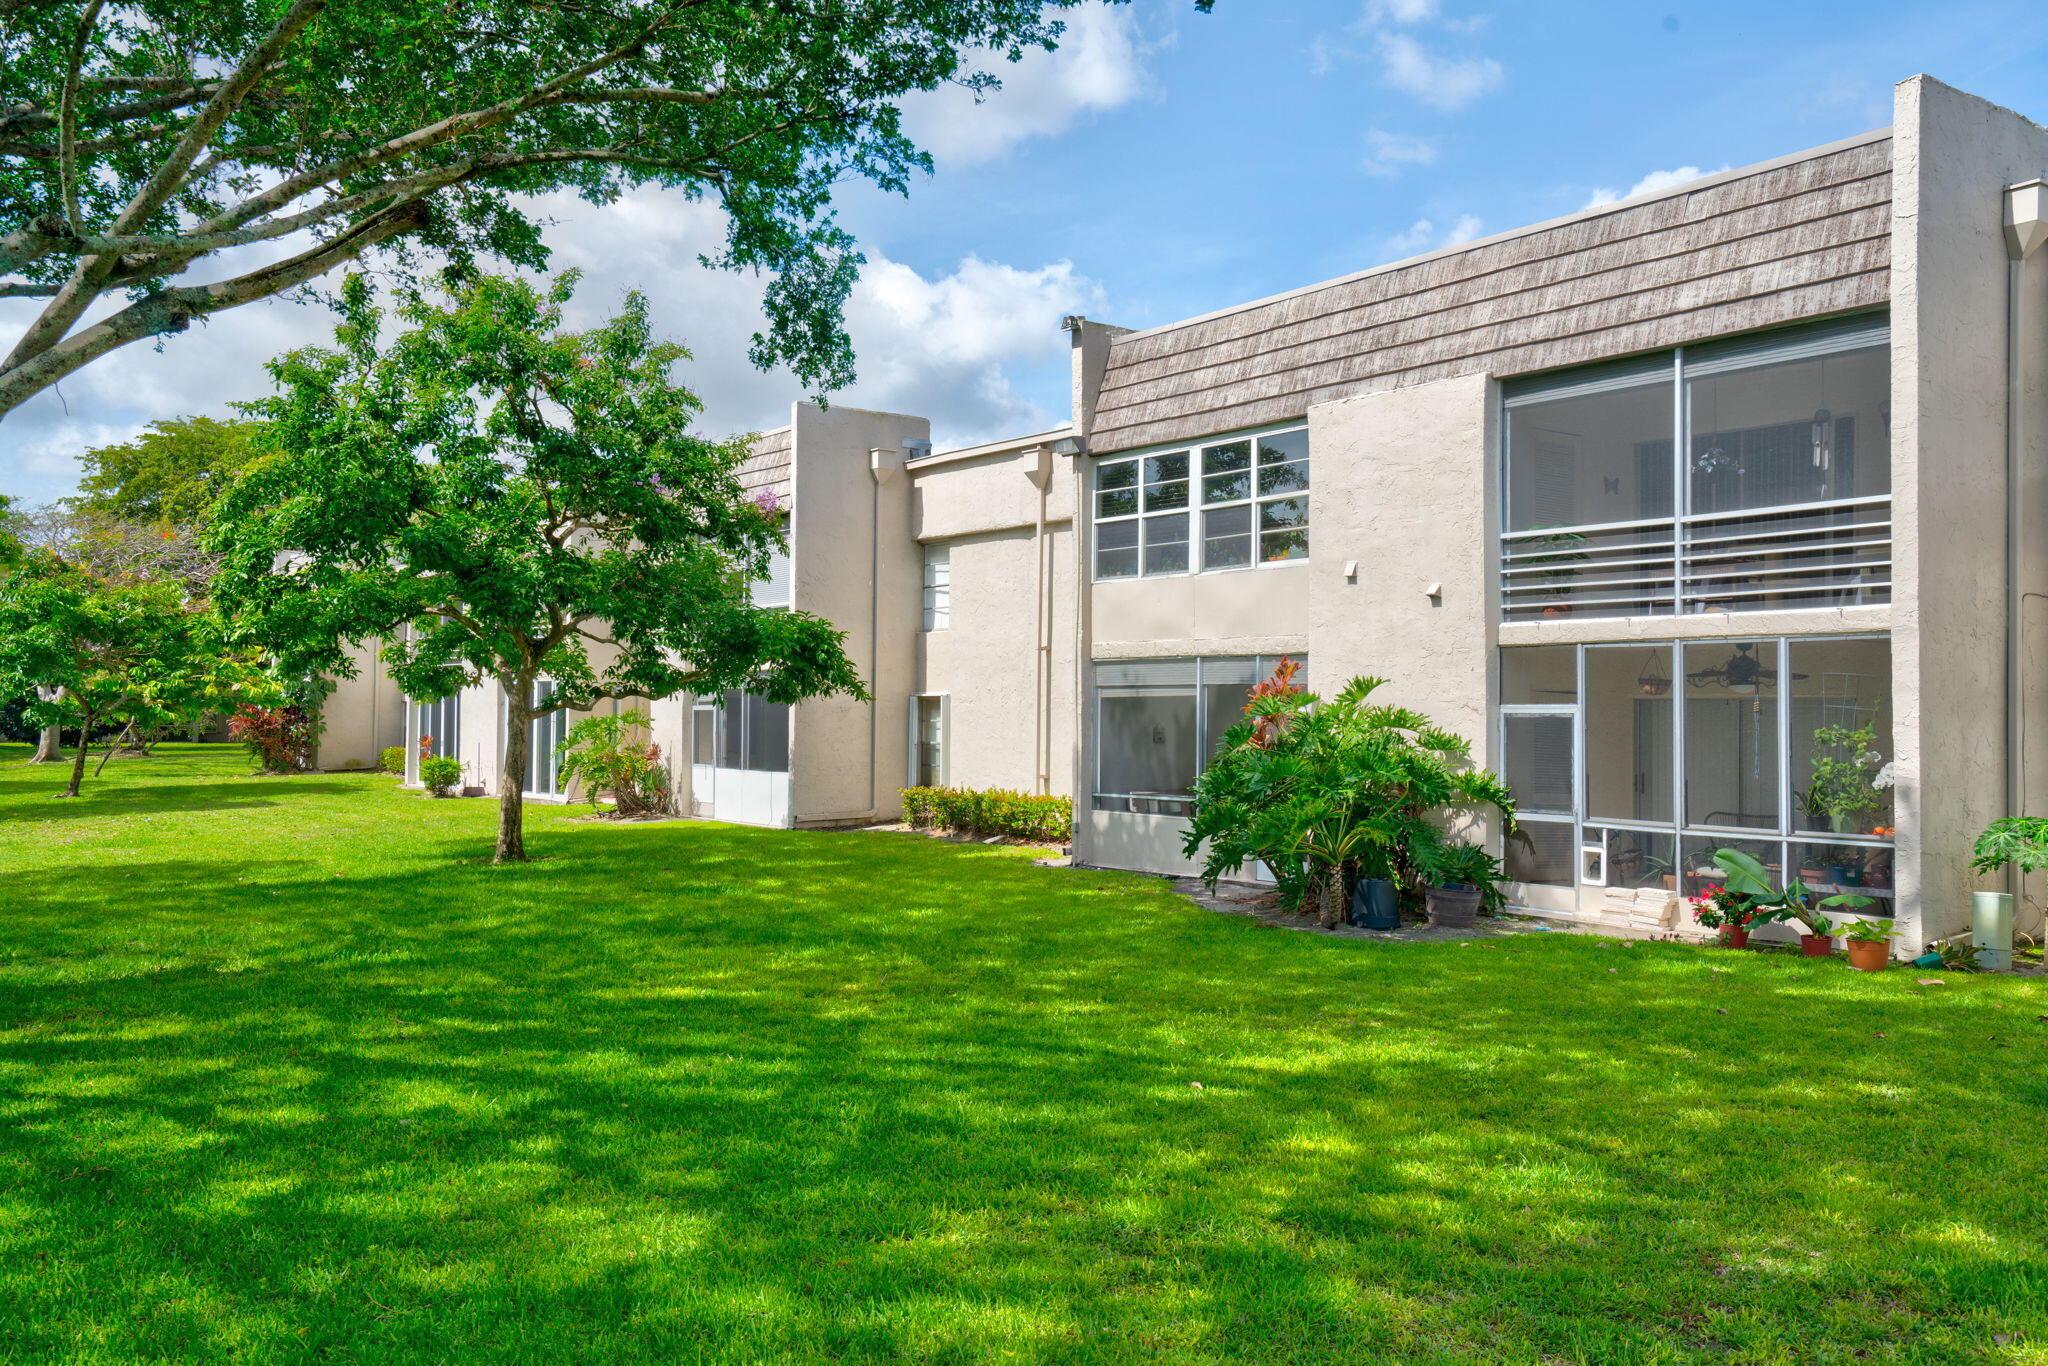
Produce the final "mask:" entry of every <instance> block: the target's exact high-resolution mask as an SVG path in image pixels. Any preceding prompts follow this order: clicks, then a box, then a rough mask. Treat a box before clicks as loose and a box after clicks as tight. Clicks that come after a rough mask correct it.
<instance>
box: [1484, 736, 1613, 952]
mask: <svg viewBox="0 0 2048 1366" xmlns="http://www.w3.org/2000/svg"><path fill="white" fill-rule="evenodd" d="M1500 752H1501V776H1502V777H1503V778H1505V779H1506V780H1507V784H1508V787H1509V788H1510V789H1512V790H1513V792H1514V794H1515V801H1516V807H1517V810H1516V816H1517V818H1518V819H1519V821H1520V823H1521V826H1522V830H1523V834H1524V838H1522V839H1516V840H1510V841H1509V842H1508V845H1507V859H1506V862H1507V873H1508V877H1509V878H1510V880H1512V881H1514V882H1515V883H1517V884H1519V891H1518V892H1517V895H1516V897H1515V899H1516V900H1517V901H1518V902H1520V903H1521V904H1522V905H1524V906H1528V907H1531V908H1533V909H1537V910H1551V911H1558V912H1560V913H1569V912H1573V911H1576V910H1577V909H1578V908H1579V896H1578V884H1579V881H1580V877H1581V869H1580V866H1579V865H1580V862H1581V857H1582V856H1581V851H1580V849H1579V819H1580V815H1581V810H1580V807H1581V800H1582V798H1581V794H1580V791H1579V779H1578V774H1579V709H1578V708H1577V707H1575V706H1504V707H1502V708H1501V716H1500ZM1602 875H1603V876H1604V874H1602Z"/></svg>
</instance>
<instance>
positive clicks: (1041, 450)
mask: <svg viewBox="0 0 2048 1366" xmlns="http://www.w3.org/2000/svg"><path fill="white" fill-rule="evenodd" d="M1026 454H1027V455H1029V456H1031V457H1032V459H1033V461H1034V463H1033V465H1032V467H1031V474H1030V477H1031V482H1032V483H1034V484H1036V485H1037V486H1038V526H1037V531H1036V534H1035V542H1034V544H1035V546H1036V548H1037V552H1038V572H1037V577H1036V578H1035V579H1034V580H1033V588H1032V604H1031V639H1032V645H1033V646H1034V649H1033V651H1032V660H1031V759H1032V767H1033V768H1035V769H1037V770H1038V772H1037V787H1036V788H1035V789H1034V790H1035V791H1036V792H1037V793H1038V795H1039V796H1041V797H1042V796H1044V795H1046V794H1047V793H1049V792H1051V791H1052V603H1051V597H1052V594H1051V591H1050V589H1048V588H1047V586H1046V568H1047V565H1048V563H1049V559H1048V555H1047V551H1046V544H1045V523H1046V506H1047V502H1048V500H1049V499H1050V498H1051V496H1052V470H1053V453H1052V448H1051V447H1050V446H1038V447H1035V448H1034V449H1032V450H1030V451H1028V452H1026Z"/></svg>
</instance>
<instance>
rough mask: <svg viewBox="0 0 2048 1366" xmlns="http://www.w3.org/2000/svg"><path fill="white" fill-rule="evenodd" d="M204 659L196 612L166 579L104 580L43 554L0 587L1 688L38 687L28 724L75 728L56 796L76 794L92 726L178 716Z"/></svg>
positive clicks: (201, 680)
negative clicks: (67, 772) (71, 754)
mask: <svg viewBox="0 0 2048 1366" xmlns="http://www.w3.org/2000/svg"><path fill="white" fill-rule="evenodd" d="M209 673H210V669H209V653H208V650H207V647H206V644H205V642H204V640H203V632H202V631H201V630H199V629H198V624H197V618H196V615H195V614H194V613H193V612H191V611H190V610H189V608H188V605H187V604H186V602H185V601H184V599H183V597H182V595H181V594H180V593H179V591H178V589H177V587H176V585H174V584H171V583H167V582H162V581H158V582H150V583H112V582H109V581H107V580H104V579H99V578H96V577H94V576H93V575H91V574H88V573H86V572H84V571H83V570H80V569H78V568H76V567H74V566H72V565H69V564H66V563H65V562H64V561H63V560H62V559H60V558H58V557H57V556H55V555H53V554H50V553H49V552H47V551H38V552H35V553H33V554H31V555H30V556H29V557H28V558H27V559H26V560H25V561H24V562H23V563H22V564H20V565H18V566H17V567H15V568H14V570H13V571H12V572H10V573H9V574H8V575H7V577H6V578H5V579H4V580H0V691H7V692H22V691H25V690H26V689H27V688H28V687H30V686H33V685H37V684H40V685H42V686H43V687H44V688H49V689H54V690H55V691H54V693H53V694H52V695H43V694H42V693H40V692H39V694H38V700H37V701H36V702H35V703H34V704H33V705H32V706H30V707H29V708H28V715H29V719H30V720H31V721H32V722H34V723H35V724H37V725H75V726H77V727H78V732H79V734H78V753H77V756H76V757H75V758H74V759H73V761H72V764H71V778H70V781H69V783H68V784H67V785H66V786H65V789H64V791H63V792H62V793H61V794H60V795H62V796H65V797H76V796H77V795H78V788H79V784H80V783H81V782H82V781H83V780H84V778H85V760H86V754H87V751H88V749H89V741H90V737H91V735H92V730H93V727H94V726H95V725H96V724H99V723H101V722H104V721H111V720H127V721H129V722H131V723H134V724H136V725H138V726H148V725H158V724H164V723H167V722H169V721H172V720H175V719H177V717H179V716H180V715H182V714H184V713H185V712H186V711H187V710H188V709H189V708H190V707H191V706H193V705H194V703H195V702H196V701H197V700H198V699H199V698H201V697H202V696H204V694H205V692H206V689H207V679H208V676H209Z"/></svg>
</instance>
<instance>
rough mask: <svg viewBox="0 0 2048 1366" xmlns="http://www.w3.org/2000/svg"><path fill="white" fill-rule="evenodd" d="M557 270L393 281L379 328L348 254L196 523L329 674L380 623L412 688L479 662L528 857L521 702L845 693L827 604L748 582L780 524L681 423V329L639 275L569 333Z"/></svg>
mask: <svg viewBox="0 0 2048 1366" xmlns="http://www.w3.org/2000/svg"><path fill="white" fill-rule="evenodd" d="M575 280H576V277H575V274H574V273H573V272H571V273H568V274H566V275H564V276H562V277H561V278H560V279H558V280H556V281H554V282H553V283H552V284H551V285H550V286H549V287H548V288H547V289H546V290H545V292H543V291H542V290H541V289H540V288H539V287H538V286H536V285H533V284H531V283H528V282H527V281H524V280H519V279H506V278H501V277H495V276H488V275H487V276H481V277H464V278H460V279H454V280H450V281H447V282H445V283H446V292H445V294H443V295H440V296H436V297H429V296H427V295H426V294H423V293H419V292H407V293H402V294H401V295H400V296H399V298H398V301H397V308H396V312H397V314H398V315H399V317H400V319H401V320H402V321H403V322H405V323H407V324H410V329H409V330H407V331H405V332H403V333H401V334H400V335H398V336H397V337H395V338H392V339H391V340H390V341H388V342H386V341H385V340H384V339H383V338H382V336H381V329H382V326H383V321H384V320H383V318H382V316H381V315H380V313H379V311H378V307H377V301H376V299H375V297H374V295H373V293H372V291H371V289H370V286H369V284H368V283H367V281H365V280H364V279H363V278H362V277H361V276H354V275H352V276H350V277H349V278H348V279H347V280H346V281H345V282H344V284H343V288H342V290H341V296H342V312H343V317H344V321H343V323H342V325H341V327H340V328H339V329H338V331H337V334H336V343H337V344H336V346H335V347H333V348H311V349H307V350H303V351H299V352H295V353H293V354H291V355H289V356H286V357H284V358H282V359H280V360H278V361H275V362H273V363H272V364H271V372H272V374H273V376H274V377H275V379H276V382H277V387H278V390H279V392H278V393H277V394H276V395H275V396H273V397H271V398H268V399H264V400H261V401H259V402H258V403H257V404H255V405H254V408H255V411H256V412H257V414H258V415H259V416H260V417H262V418H263V419H264V420H265V421H267V422H268V423H269V424H270V439H271V441H272V444H273V445H274V446H275V447H276V450H277V452H278V453H277V454H275V455H273V456H271V457H269V458H267V459H265V460H263V461H261V462H259V463H258V464H256V465H255V466H253V467H251V469H250V470H249V471H248V472H247V473H245V474H244V475H243V476H242V477H241V478H240V479H239V480H237V481H236V483H235V484H234V486H233V487H232V488H230V489H229V490H228V492H227V493H226V494H225V495H223V497H222V498H221V500H220V502H219V503H218V504H216V506H215V511H214V517H213V521H212V529H211V532H210V540H211V544H213V545H214V546H215V547H216V548H217V549H219V550H220V551H221V552H222V553H223V555H224V564H223V566H222V570H221V573H220V575H219V577H218V578H217V579H216V581H215V592H216V603H217V605H218V606H219V607H220V609H221V610H222V612H223V613H224V614H225V615H226V616H227V617H228V618H229V619H230V620H231V621H232V622H233V623H235V624H236V626H237V627H238V628H239V629H242V630H245V631H247V632H248V633H249V634H250V636H251V638H253V639H254V640H257V641H260V642H261V643H262V644H263V645H264V646H265V647H266V648H267V649H269V650H270V651H271V652H273V653H274V654H275V655H276V656H277V657H278V659H279V661H280V663H281V664H282V665H283V666H284V667H285V668H286V669H287V670H288V671H292V672H330V673H340V674H344V675H346V674H348V673H349V672H351V670H352V665H351V663H350V660H349V658H348V656H347V652H346V646H348V645H350V644H353V643H359V642H361V641H364V640H366V639H369V638H371V637H382V638H384V639H386V640H387V641H390V642H391V643H390V644H388V645H387V646H386V648H385V651H384V658H385V660H386V661H387V662H388V664H389V665H390V668H391V672H392V675H393V677H394V678H395V679H396V680H397V681H398V684H399V686H400V687H401V688H403V689H404V691H405V692H406V693H407V695H409V696H411V697H415V698H419V699H422V700H433V699H436V698H441V697H447V696H450V695H452V694H454V693H455V692H457V691H458V690H460V689H461V688H464V687H466V686H469V685H471V684H473V683H477V682H479V681H481V680H484V679H487V678H488V679H493V680H496V682H497V683H498V684H499V686H500V687H501V688H502V689H503V692H504V697H505V703H506V708H505V718H506V730H505V740H504V749H503V754H504V769H503V773H504V775H508V776H505V777H504V779H503V781H501V783H500V787H501V789H502V806H501V820H500V828H499V838H498V857H499V859H500V860H501V861H502V860H516V859H521V858H524V856H525V847H524V843H523V840H522V837H521V831H520V821H521V809H520V806H521V804H520V788H521V786H522V784H521V782H520V780H519V776H518V775H519V774H520V773H521V772H522V771H523V767H524V763H525V757H526V750H527V745H528V743H529V738H530V737H529V734H528V732H529V722H530V720H531V719H532V717H533V716H535V715H542V714H546V713H549V712H553V711H559V710H562V709H565V708H568V709H575V710H586V709H588V708H589V707H590V706H591V705H592V704H593V703H594V702H596V701H597V700H598V699H600V698H648V699H653V698H661V697H667V696H670V695H672V694H675V693H678V692H682V691H690V692H696V693H716V692H721V691H723V690H726V689H732V688H744V689H748V690H750V691H753V692H755V693H758V694H760V695H762V696H765V697H768V698H770V699H772V700H774V701H778V702H795V701H799V700H801V699H803V698H806V697H814V696H819V695H823V694H829V693H849V694H854V695H864V692H863V689H862V686H861V683H860V680H859V677H858V676H857V675H856V673H855V672H854V670H853V667H852V665H851V664H850V663H848V661H847V659H846V656H845V653H844V651H843V650H842V648H841V644H840V642H841V633H840V632H839V631H837V630H836V629H834V628H833V627H832V626H831V624H830V623H828V622H825V621H823V620H821V619H819V618H817V617H814V616H811V615H808V614H806V613H802V612H795V611H787V610H780V609H771V608H761V607H756V606H754V605H753V602H752V599H751V594H750V591H749V582H750V581H751V580H756V579H759V578H762V577H765V576H766V574H767V572H768V565H769V556H770V552H771V550H773V549H774V548H775V547H776V546H778V545H779V544H780V543H781V537H782V531H781V528H780V522H779V519H778V518H777V517H776V516H774V515H773V514H772V513H771V512H769V511H766V510H764V509H763V508H761V507H760V506H758V505H756V504H755V503H754V502H752V501H751V500H749V499H748V498H747V496H746V494H745V491H744V490H743V489H742V488H741V486H740V484H739V481H738V479H737V477H736V475H735V470H736V468H737V466H738V464H739V462H740V461H741V460H742V459H743V458H744V457H745V455H746V453H747V443H746V442H745V440H743V439H740V440H726V441H714V440H710V439H707V438H705V437H701V436H696V435H692V434H691V433H690V428H691V424H692V423H693V421H694V420H695V419H696V417H697V415H698V413H699V411H700V410H701V404H700V403H699V401H698V400H697V398H696V396H695V395H694V394H692V393H691V392H689V391H688V390H687V389H684V388H682V387H680V386H678V385H677V384H675V383H674V382H673V381H672V380H671V379H670V377H669V369H670V366H671V365H672V364H673V363H674V362H675V361H676V360H677V359H679V358H680V357H681V356H682V355H683V354H684V352H683V351H682V349H681V348H680V347H678V346H675V345H672V344H667V343H662V342H657V341H655V340H654V339H653V338H652V337H651V336H650V335H649V330H648V324H647V308H646V301H645V300H644V299H642V298H641V297H639V296H638V295H631V296H628V298H627V300H626V303H625V306H624V308H623V310H622V311H621V312H620V313H619V315H618V316H617V317H615V318H613V319H611V320H610V321H608V322H606V323H604V324H602V325H601V326H599V327H597V328H594V329H592V330H590V331H587V332H566V331H562V330H561V313H562V305H563V304H564V303H565V302H566V301H567V299H568V298H569V297H570V293H571V291H572V290H573V288H574V286H575ZM544 678H545V679H549V680H552V681H553V685H554V687H553V691H552V694H551V695H550V696H549V697H547V698H546V699H540V698H537V697H536V685H537V683H538V682H539V681H540V680H542V679H544Z"/></svg>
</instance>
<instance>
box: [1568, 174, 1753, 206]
mask: <svg viewBox="0 0 2048 1366" xmlns="http://www.w3.org/2000/svg"><path fill="white" fill-rule="evenodd" d="M1728 169H1729V168H1728V167H1726V166H1722V167H1720V168H1719V169H1718V170H1712V171H1702V170H1701V169H1700V168H1699V167H1697V166H1674V167H1672V168H1671V169H1670V170H1668V171H1652V172H1650V173H1649V174H1648V175H1646V176H1644V177H1643V178H1642V179H1641V180H1638V181H1637V182H1636V183H1635V184H1633V185H1631V186H1629V187H1628V188H1627V189H1626V190H1609V189H1598V190H1595V191H1593V197H1592V198H1591V199H1588V200H1587V201H1586V207H1587V208H1589V209H1597V208H1599V207H1600V206H1601V205H1603V204H1618V203H1620V202H1621V201H1622V200H1624V199H1634V198H1635V197H1636V196H1637V195H1639V194H1655V193H1657V191H1659V190H1669V189H1673V188H1675V187H1676V186H1679V185H1683V184H1685V183H1687V182H1688V181H1693V180H1698V179H1700V178H1701V177H1702V176H1710V175H1719V174H1720V173H1721V172H1722V171H1725V170H1728Z"/></svg>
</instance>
